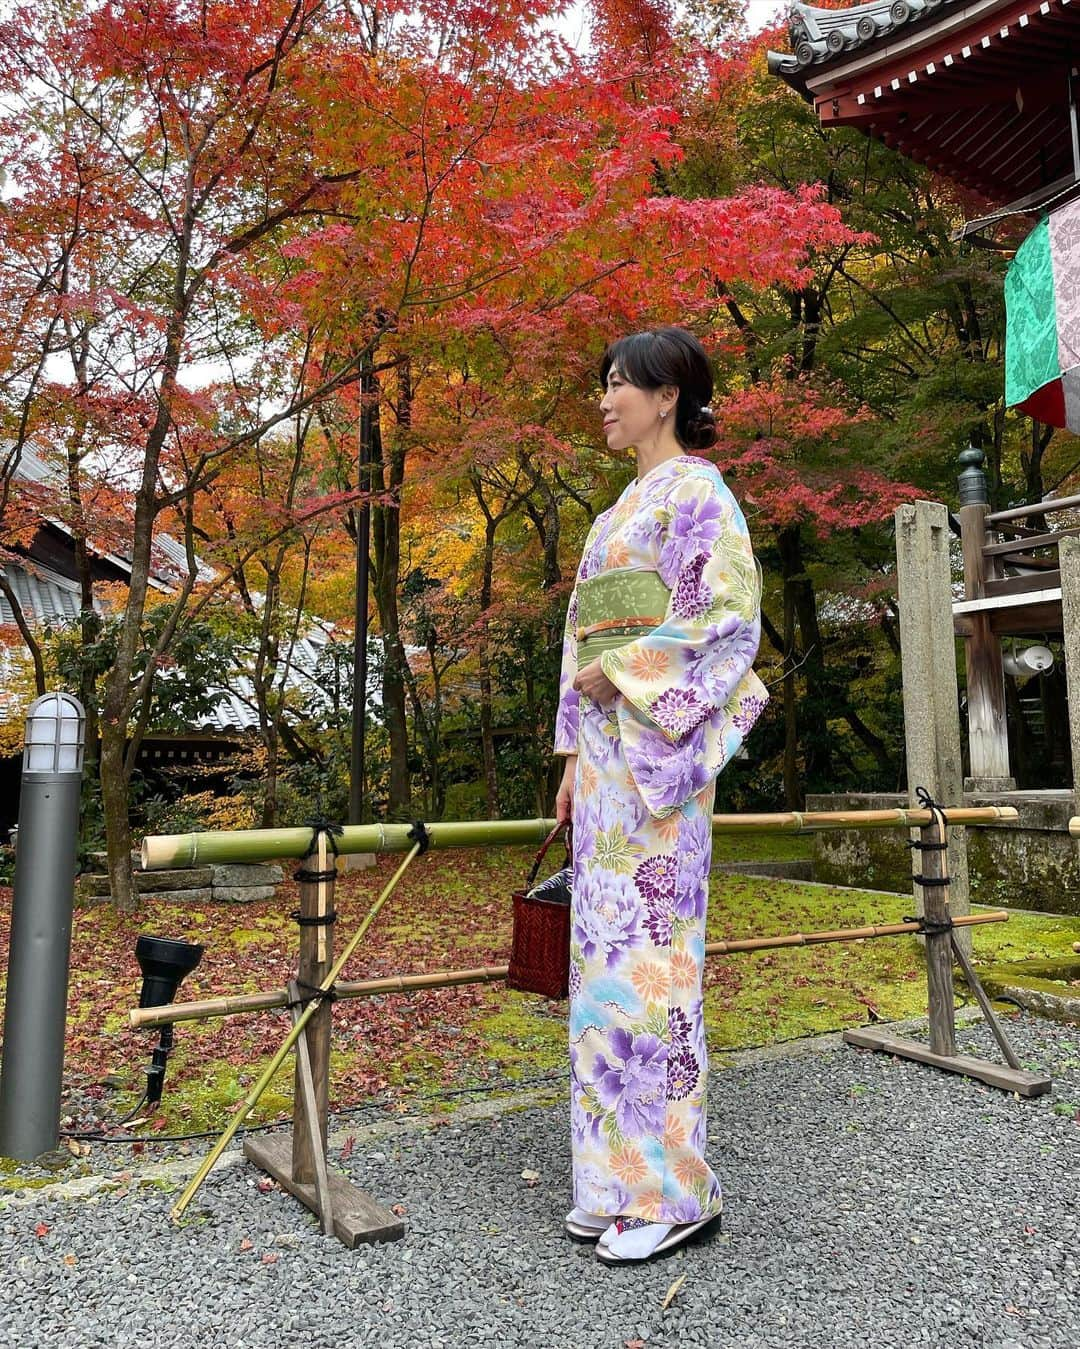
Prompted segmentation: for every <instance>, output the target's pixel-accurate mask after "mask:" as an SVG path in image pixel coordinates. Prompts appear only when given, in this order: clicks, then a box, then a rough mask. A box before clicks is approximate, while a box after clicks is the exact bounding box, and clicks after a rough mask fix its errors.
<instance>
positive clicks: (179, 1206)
mask: <svg viewBox="0 0 1080 1349" xmlns="http://www.w3.org/2000/svg"><path fill="white" fill-rule="evenodd" d="M306 832H307V837H308V844H309V845H310V843H311V830H310V829H309V830H307V831H306ZM309 850H310V848H309V849H308V850H305V855H306V851H309ZM419 852H420V844H419V843H416V844H414V845H413V849H412V851H411V852H410V853H409V855H408V857H406V858H405V860H404V862H402V864H401V866H399V867H398V869H397V871H395V872H394V874H393V876H392V877H391V878H390V881H389V883H388V884H387V886H386V888H385V889H384V890H383V892H382V894H381V895H380V896H379V898H378V899H377V900H376V901H375V903H374V904H372V906H371V908H370V909H369V910H368V912H367V914H366V916H365V918H364V921H363V922H362V923H361V924H360V927H359V928H358V930H357V931H356V933H355V935H354V936H353V937H352V938H351V939H350V940H349V941H348V943H347V944H346V946H345V949H344V950H343V951H342V953H341V955H340V956H338V958H337V960H336V961H335V962H334V964H333V967H332V968H331V969H330V970H328V971H327V974H326V978H325V979H324V980H323V981H322V983H321V984H320V985H319V988H320V989H321V990H322V992H324V993H329V991H330V990H331V989H332V988H333V986H334V981H335V980H336V979H337V977H338V975H339V974H340V973H341V971H342V969H343V968H344V967H345V963H346V961H348V960H349V958H350V957H351V956H352V954H353V952H354V951H355V950H356V948H357V947H358V946H359V945H360V942H361V941H362V940H363V937H364V934H365V933H366V932H367V930H368V928H369V927H370V926H371V924H372V923H373V922H374V921H375V917H376V915H377V914H378V912H379V910H380V909H381V908H382V906H383V905H384V904H385V903H386V901H387V900H388V899H389V898H390V896H391V895H392V894H393V892H394V889H395V887H396V886H397V883H398V881H400V880H401V878H402V876H404V875H405V872H406V871H407V870H408V869H409V865H410V863H411V862H412V860H413V858H415V857H416V856H417V854H418V853H419ZM318 1007H319V1000H318V999H317V998H316V999H313V1000H312V1001H311V1002H309V1003H308V1005H307V1006H306V1007H305V1008H304V1010H303V1012H301V1014H300V1015H299V1016H298V1017H297V1018H296V1021H295V1022H294V1023H293V1027H292V1030H290V1031H289V1033H288V1035H287V1036H286V1037H285V1040H284V1042H283V1043H282V1045H281V1048H280V1049H279V1050H278V1051H277V1053H276V1054H275V1055H274V1057H273V1058H272V1059H271V1060H270V1063H269V1064H268V1066H267V1067H266V1069H265V1071H264V1072H263V1074H262V1076H261V1077H260V1078H259V1080H258V1082H256V1083H255V1085H254V1086H253V1087H252V1089H251V1090H250V1091H249V1092H248V1094H247V1096H245V1097H244V1100H243V1102H242V1103H241V1106H240V1109H239V1110H237V1112H236V1113H235V1115H233V1117H232V1119H231V1120H230V1121H229V1124H228V1127H227V1128H226V1129H225V1132H224V1133H223V1134H222V1135H221V1137H220V1138H219V1139H218V1141H217V1142H216V1143H215V1144H214V1146H213V1147H212V1148H211V1149H210V1151H209V1152H208V1153H207V1154H206V1157H205V1159H204V1160H203V1164H202V1165H201V1166H200V1167H199V1169H198V1171H197V1172H196V1173H195V1175H194V1176H193V1177H192V1178H191V1181H190V1182H189V1183H188V1187H187V1189H186V1190H185V1191H184V1193H183V1194H182V1195H181V1196H180V1198H179V1199H178V1200H177V1202H176V1204H174V1205H173V1207H172V1209H171V1210H170V1214H171V1217H172V1218H173V1219H174V1220H176V1219H179V1218H180V1217H181V1216H182V1215H183V1212H184V1210H185V1209H186V1208H187V1206H188V1204H190V1203H191V1201H192V1199H193V1198H194V1197H195V1192H196V1191H197V1190H198V1188H199V1186H200V1185H201V1184H202V1183H203V1181H204V1180H205V1179H206V1177H207V1176H208V1175H209V1174H210V1169H211V1168H212V1167H213V1165H214V1163H215V1162H216V1161H217V1159H218V1158H219V1157H220V1156H221V1154H222V1153H223V1152H224V1151H225V1149H226V1148H227V1147H228V1145H229V1143H230V1142H231V1141H232V1138H233V1136H234V1135H235V1133H236V1131H237V1130H238V1129H239V1128H240V1126H241V1124H243V1122H244V1120H246V1119H247V1117H248V1115H250V1114H251V1112H252V1110H254V1109H255V1106H256V1105H257V1104H258V1102H259V1097H260V1096H261V1095H262V1094H263V1092H264V1091H265V1090H266V1088H267V1087H268V1086H269V1085H270V1081H271V1079H272V1078H273V1076H274V1074H275V1073H276V1072H277V1070H278V1069H279V1068H280V1067H281V1065H282V1063H284V1061H285V1056H286V1054H288V1052H289V1050H290V1049H292V1047H293V1045H294V1044H295V1043H296V1041H297V1040H298V1039H299V1038H300V1036H301V1034H302V1033H303V1030H304V1027H305V1026H306V1025H307V1023H308V1022H309V1021H310V1020H311V1018H312V1017H313V1016H314V1015H315V1012H316V1011H317V1010H318Z"/></svg>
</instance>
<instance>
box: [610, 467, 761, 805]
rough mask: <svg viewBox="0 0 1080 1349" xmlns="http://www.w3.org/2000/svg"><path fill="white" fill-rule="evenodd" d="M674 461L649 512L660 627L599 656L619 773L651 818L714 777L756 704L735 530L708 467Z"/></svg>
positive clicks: (756, 711)
mask: <svg viewBox="0 0 1080 1349" xmlns="http://www.w3.org/2000/svg"><path fill="white" fill-rule="evenodd" d="M678 462H680V463H681V464H682V465H683V471H676V472H675V473H674V474H668V475H667V476H666V478H665V482H666V484H667V485H668V489H669V490H668V492H667V493H666V494H665V495H664V496H663V498H662V499H661V500H659V501H657V502H656V504H655V505H654V507H653V509H654V511H655V513H656V515H657V517H658V519H659V520H660V524H661V528H660V530H659V532H658V534H657V535H656V536H655V541H654V550H655V551H654V556H652V557H650V558H649V559H648V561H650V562H651V563H652V564H653V566H654V567H655V569H656V571H657V572H658V573H659V575H660V577H661V579H662V580H663V581H664V584H665V585H666V586H668V587H669V589H670V592H671V596H670V600H669V603H668V609H667V613H666V615H665V617H664V621H663V623H661V624H660V626H659V627H657V628H654V629H653V630H652V631H651V632H649V633H647V634H645V635H644V636H641V637H638V638H637V639H636V640H634V641H632V642H629V643H628V644H627V645H625V646H623V647H621V648H620V649H618V650H614V651H605V652H604V654H603V655H602V656H601V658H600V663H601V667H602V669H603V671H604V673H605V674H606V675H607V677H608V678H609V679H610V680H611V682H612V683H613V684H614V685H615V686H616V687H617V688H618V690H619V692H620V694H621V695H622V697H621V698H620V699H619V700H618V706H617V716H618V721H619V735H620V738H621V740H622V746H623V752H624V754H625V755H626V762H627V766H628V767H629V770H630V773H631V774H632V776H633V778H634V782H635V784H636V785H637V788H638V790H639V791H640V793H641V796H642V798H643V800H644V801H645V804H646V805H647V806H648V807H649V809H650V810H651V811H652V812H653V814H654V815H656V816H657V817H658V818H663V817H664V816H665V815H669V814H670V813H671V812H672V811H674V810H678V809H679V807H680V806H682V805H684V804H685V802H686V801H688V800H689V799H690V797H692V796H694V795H696V794H697V793H698V792H700V791H701V790H702V788H703V787H704V786H705V785H706V784H707V783H709V782H711V781H712V779H713V778H715V776H716V774H717V773H718V772H719V771H720V769H721V768H722V767H723V766H724V764H725V763H726V762H727V759H728V758H729V757H730V755H731V754H732V753H733V752H734V751H735V749H737V748H738V745H739V744H740V743H741V740H742V738H743V737H744V736H745V735H746V733H747V731H748V730H749V729H750V727H751V726H752V725H753V721H754V720H756V719H757V716H758V715H760V713H761V710H762V709H763V708H764V706H765V702H766V700H767V698H768V694H767V693H766V691H765V688H764V686H763V685H762V683H761V681H760V680H759V679H758V678H757V676H756V675H755V674H754V673H753V670H752V669H751V666H752V663H753V660H754V656H755V655H756V654H757V648H758V643H759V641H760V636H761V623H760V613H759V607H758V604H759V583H758V579H757V571H756V567H755V564H754V560H753V553H752V552H751V548H750V538H749V534H748V532H747V529H746V523H745V521H744V520H743V517H742V513H741V512H740V511H739V508H738V506H737V505H736V504H735V500H734V498H733V497H732V495H731V493H730V492H729V491H728V489H727V487H726V486H725V485H724V482H723V479H722V478H721V476H720V474H719V473H718V472H717V470H716V469H715V468H713V467H712V466H711V465H707V464H705V463H704V462H703V461H700V460H690V459H689V458H684V459H683V460H681V461H678ZM688 465H692V467H688ZM661 467H662V466H661ZM654 471H655V470H654ZM650 476H652V475H646V478H648V477H650Z"/></svg>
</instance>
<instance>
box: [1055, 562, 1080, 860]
mask: <svg viewBox="0 0 1080 1349" xmlns="http://www.w3.org/2000/svg"><path fill="white" fill-rule="evenodd" d="M1058 563H1059V565H1060V567H1061V628H1062V637H1063V639H1064V640H1063V642H1062V646H1063V647H1064V655H1065V688H1066V695H1067V697H1068V700H1069V742H1070V744H1071V745H1072V772H1073V814H1074V815H1080V538H1073V539H1062V540H1061V542H1060V543H1059V544H1058ZM1077 848H1078V849H1080V840H1077Z"/></svg>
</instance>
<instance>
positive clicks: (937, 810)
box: [915, 787, 949, 825]
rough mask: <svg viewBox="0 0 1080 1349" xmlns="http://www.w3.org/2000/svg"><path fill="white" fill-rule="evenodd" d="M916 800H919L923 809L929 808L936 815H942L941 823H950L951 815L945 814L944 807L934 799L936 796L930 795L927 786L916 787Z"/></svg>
mask: <svg viewBox="0 0 1080 1349" xmlns="http://www.w3.org/2000/svg"><path fill="white" fill-rule="evenodd" d="M915 800H916V801H918V803H919V805H920V806H922V808H923V810H929V811H932V812H933V813H934V814H935V815H939V816H940V817H941V823H942V824H943V825H944V824H948V823H949V817H948V816H947V815H946V814H945V812H944V810H942V808H941V807H940V806H939V805H938V803H937V802H936V801H935V800H934V798H933V797H932V796H931V795H930V793H929V792H928V791H927V790H926V788H925V787H916V788H915Z"/></svg>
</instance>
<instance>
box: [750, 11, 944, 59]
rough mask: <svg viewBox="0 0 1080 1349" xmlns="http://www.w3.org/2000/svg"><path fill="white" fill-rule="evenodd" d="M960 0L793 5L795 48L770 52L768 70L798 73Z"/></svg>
mask: <svg viewBox="0 0 1080 1349" xmlns="http://www.w3.org/2000/svg"><path fill="white" fill-rule="evenodd" d="M961 3H963V0H867V3H865V4H862V5H852V6H851V8H850V9H819V8H818V7H817V6H816V5H802V4H797V3H796V4H793V5H792V7H791V10H790V23H789V28H788V31H789V33H790V35H791V45H792V47H793V49H794V50H793V51H792V52H791V53H788V52H769V57H768V59H769V70H770V71H771V72H772V74H774V75H781V76H786V77H790V76H792V75H798V74H799V73H800V72H801V71H803V70H805V69H806V68H807V67H808V66H814V65H821V64H822V63H824V62H825V61H831V60H833V59H834V58H835V57H837V56H840V55H841V54H842V53H844V52H850V51H856V50H858V49H859V48H861V47H868V46H870V45H871V44H872V43H874V42H876V41H877V40H878V39H879V38H883V37H888V36H889V35H890V34H891V33H894V32H895V31H896V30H897V29H898V28H906V27H908V26H909V25H910V24H912V23H916V22H918V21H919V20H920V19H924V18H929V17H930V16H932V15H934V14H936V13H937V12H938V11H939V10H940V9H942V8H948V7H950V6H952V5H954V4H961Z"/></svg>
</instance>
